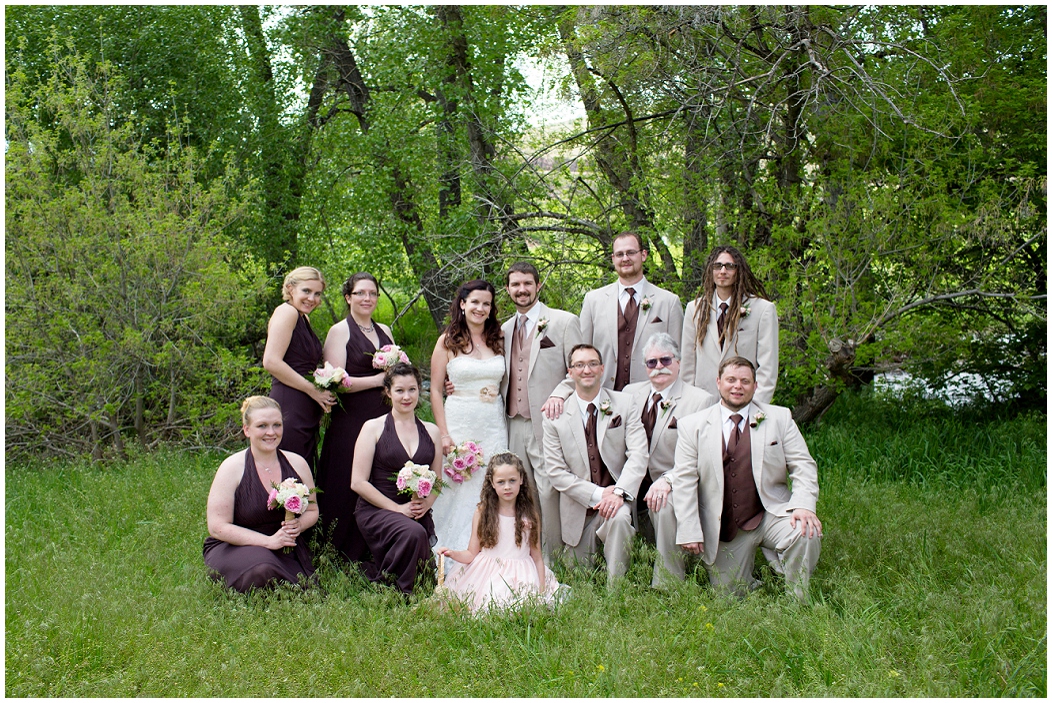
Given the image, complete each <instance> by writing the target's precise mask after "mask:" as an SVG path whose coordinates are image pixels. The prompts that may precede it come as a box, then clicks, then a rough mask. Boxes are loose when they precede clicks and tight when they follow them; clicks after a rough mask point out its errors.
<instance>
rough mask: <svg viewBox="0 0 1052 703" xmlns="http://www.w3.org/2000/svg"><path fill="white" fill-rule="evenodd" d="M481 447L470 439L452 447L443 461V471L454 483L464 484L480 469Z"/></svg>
mask: <svg viewBox="0 0 1052 703" xmlns="http://www.w3.org/2000/svg"><path fill="white" fill-rule="evenodd" d="M482 460H483V455H482V447H480V446H479V445H478V443H477V442H473V441H471V440H470V439H469V440H467V441H466V442H461V443H460V444H458V445H457V446H455V447H453V451H451V452H450V453H449V454H447V455H446V458H445V459H444V460H443V462H442V463H443V464H444V471H445V473H446V476H449V478H450V479H451V480H453V481H454V482H455V483H464V481H467V480H468V479H470V478H471V476H472V475H473V474H474V473H475V472H476V471H478V470H479V468H481V467H482V463H483V461H482Z"/></svg>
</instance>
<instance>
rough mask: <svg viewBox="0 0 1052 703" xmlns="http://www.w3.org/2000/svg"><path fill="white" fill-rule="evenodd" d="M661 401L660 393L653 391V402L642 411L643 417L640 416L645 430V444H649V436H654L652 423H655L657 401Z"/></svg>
mask: <svg viewBox="0 0 1052 703" xmlns="http://www.w3.org/2000/svg"><path fill="white" fill-rule="evenodd" d="M660 402H661V394H660V393H655V394H654V399H653V402H652V403H651V404H650V407H649V408H647V409H646V410H645V411H644V412H643V417H642V418H640V419H641V420H642V421H643V429H644V430H646V432H647V444H648V445H649V444H650V438H651V437H653V436H654V425H655V424H656V423H657V408H658V403H660Z"/></svg>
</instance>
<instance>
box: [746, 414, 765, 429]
mask: <svg viewBox="0 0 1052 703" xmlns="http://www.w3.org/2000/svg"><path fill="white" fill-rule="evenodd" d="M766 419H767V413H756V414H755V415H753V416H752V422H750V423H749V427H756V426H757V425H759V424H760V423H761V422H763V421H764V420H766Z"/></svg>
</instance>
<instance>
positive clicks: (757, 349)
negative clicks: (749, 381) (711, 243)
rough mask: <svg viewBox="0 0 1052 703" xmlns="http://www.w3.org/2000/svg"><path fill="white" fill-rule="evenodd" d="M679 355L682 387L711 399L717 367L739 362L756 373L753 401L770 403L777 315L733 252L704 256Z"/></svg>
mask: <svg viewBox="0 0 1052 703" xmlns="http://www.w3.org/2000/svg"><path fill="white" fill-rule="evenodd" d="M680 349H682V350H683V373H682V375H683V382H684V383H689V384H691V385H694V386H697V387H698V388H702V389H704V390H706V391H708V392H709V393H712V394H715V393H716V392H717V389H716V376H717V372H718V369H719V367H720V363H721V362H723V361H725V360H726V359H729V358H731V357H732V356H743V357H745V358H746V359H748V360H749V361H750V362H752V364H753V366H755V367H756V399H757V400H759V401H761V402H764V403H770V402H771V399H772V398H773V397H774V389H775V385H776V383H777V381H778V312H777V311H776V310H775V307H774V303H772V302H771V301H770V297H769V296H768V295H767V291H766V290H764V286H763V283H761V282H760V280H759V279H758V278H757V277H756V276H755V275H754V274H753V272H752V269H750V268H749V263H748V262H747V261H746V260H745V257H744V256H742V253H741V252H740V251H738V250H737V249H736V248H734V247H732V246H718V247H715V248H713V250H712V253H711V254H709V258H708V260H707V261H706V262H705V273H704V277H703V279H702V282H701V292H700V293H699V294H698V297H697V299H696V300H692V301H691V302H690V303H688V304H687V314H686V316H685V317H684V319H683V330H682V335H681V339H680Z"/></svg>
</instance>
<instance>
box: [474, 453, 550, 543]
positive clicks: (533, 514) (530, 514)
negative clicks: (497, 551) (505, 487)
mask: <svg viewBox="0 0 1052 703" xmlns="http://www.w3.org/2000/svg"><path fill="white" fill-rule="evenodd" d="M498 466H511V467H513V468H514V469H515V470H516V471H518V472H519V479H520V481H521V482H522V485H521V486H520V487H519V495H518V497H516V498H515V546H516V547H521V546H522V533H523V531H524V530H529V546H530V547H536V548H537V549H540V546H541V537H540V534H541V516H540V513H539V512H538V511H537V505H536V503H534V502H533V485H532V484H531V483H530V477H529V476H527V475H526V467H525V466H523V464H522V459H520V458H519V457H518V456H516V455H515V454H512V453H511V452H503V453H501V454H494V455H493V456H492V457H491V458H490V460H489V464H487V465H486V478H485V479H484V480H483V483H482V493H481V494H480V495H479V508H481V514H480V515H479V546H480V547H482V548H484V549H486V548H488V549H492V548H493V547H496V546H497V540H498V538H499V537H500V524H499V522H500V521H499V520H497V514H498V513H497V506H498V505H499V504H500V498H499V497H498V496H497V491H496V489H494V488H493V472H494V471H496V470H497V467H498Z"/></svg>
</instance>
